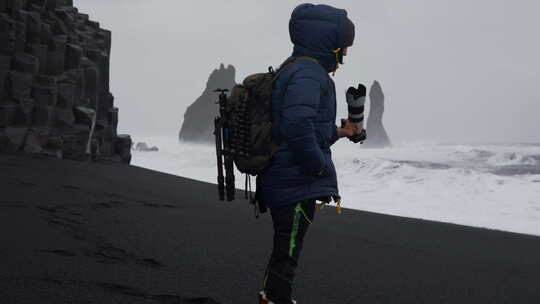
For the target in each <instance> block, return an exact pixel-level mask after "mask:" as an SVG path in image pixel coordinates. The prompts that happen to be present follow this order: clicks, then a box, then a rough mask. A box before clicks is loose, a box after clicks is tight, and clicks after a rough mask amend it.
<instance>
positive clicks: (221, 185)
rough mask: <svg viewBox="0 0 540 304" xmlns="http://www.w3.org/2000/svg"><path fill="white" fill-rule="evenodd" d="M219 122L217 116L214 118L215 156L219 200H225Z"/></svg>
mask: <svg viewBox="0 0 540 304" xmlns="http://www.w3.org/2000/svg"><path fill="white" fill-rule="evenodd" d="M221 132H222V128H221V123H220V119H219V117H216V118H215V119H214V135H215V137H216V156H217V170H218V176H217V181H218V195H219V199H220V200H222V201H223V200H225V181H224V178H223V142H222V137H221Z"/></svg>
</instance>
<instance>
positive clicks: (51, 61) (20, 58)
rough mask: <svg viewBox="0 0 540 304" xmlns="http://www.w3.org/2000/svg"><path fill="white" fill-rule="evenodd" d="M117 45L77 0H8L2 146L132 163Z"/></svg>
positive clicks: (0, 86) (0, 32) (0, 27)
mask: <svg viewBox="0 0 540 304" xmlns="http://www.w3.org/2000/svg"><path fill="white" fill-rule="evenodd" d="M110 52H111V32H110V31H108V30H105V29H102V28H100V25H99V23H98V22H95V21H92V20H90V19H89V16H88V15H86V14H81V13H79V12H78V10H77V8H76V7H74V6H73V1H72V0H1V1H0V153H25V154H46V155H52V156H55V157H61V158H67V159H76V160H86V159H89V158H90V157H92V158H93V159H99V158H104V159H111V160H117V161H123V162H126V163H129V161H130V159H131V152H130V151H131V149H130V147H131V139H130V137H129V136H128V135H117V133H116V129H117V126H118V108H115V107H114V105H113V101H114V97H113V95H112V94H111V93H110V90H109V56H110Z"/></svg>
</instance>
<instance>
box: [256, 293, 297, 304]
mask: <svg viewBox="0 0 540 304" xmlns="http://www.w3.org/2000/svg"><path fill="white" fill-rule="evenodd" d="M291 303H292V304H297V303H296V301H295V300H292V302H291ZM259 304H274V302H272V301H270V300H268V298H267V297H266V293H265V292H264V291H261V292H259Z"/></svg>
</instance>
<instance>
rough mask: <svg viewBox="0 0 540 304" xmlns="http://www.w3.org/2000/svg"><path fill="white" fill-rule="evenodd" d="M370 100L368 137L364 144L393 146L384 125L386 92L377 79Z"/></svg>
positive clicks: (366, 145) (375, 146)
mask: <svg viewBox="0 0 540 304" xmlns="http://www.w3.org/2000/svg"><path fill="white" fill-rule="evenodd" d="M369 100H370V103H369V116H368V120H367V139H366V141H365V143H364V146H365V147H368V148H385V147H389V146H391V143H390V139H389V138H388V134H386V130H385V129H384V126H383V114H384V93H383V90H382V88H381V85H380V83H379V82H378V81H375V82H374V83H373V85H372V86H371V89H370V91H369Z"/></svg>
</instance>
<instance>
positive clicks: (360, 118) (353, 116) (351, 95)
mask: <svg viewBox="0 0 540 304" xmlns="http://www.w3.org/2000/svg"><path fill="white" fill-rule="evenodd" d="M345 96H346V98H347V105H348V109H349V121H350V122H352V123H354V124H355V125H356V127H357V128H358V130H359V131H360V133H359V134H356V135H354V136H350V137H348V138H349V140H351V141H352V142H354V143H359V142H360V143H363V141H364V140H366V131H365V130H364V105H365V103H366V87H365V86H364V85H363V84H359V85H358V88H355V87H350V88H349V89H348V90H347V92H346V93H345Z"/></svg>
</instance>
